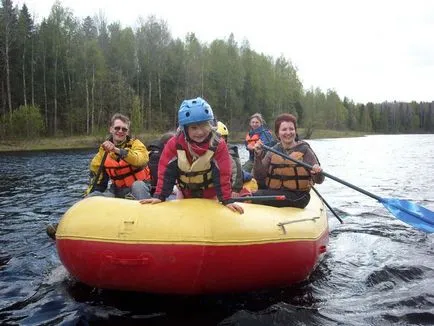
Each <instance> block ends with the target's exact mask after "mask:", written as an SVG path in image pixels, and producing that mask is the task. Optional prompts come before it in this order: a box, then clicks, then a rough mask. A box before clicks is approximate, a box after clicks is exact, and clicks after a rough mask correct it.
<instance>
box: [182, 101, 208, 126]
mask: <svg viewBox="0 0 434 326" xmlns="http://www.w3.org/2000/svg"><path fill="white" fill-rule="evenodd" d="M212 120H214V113H213V112H212V109H211V106H210V105H209V104H208V102H207V101H205V100H204V99H203V98H201V97H198V98H193V99H190V100H184V101H183V102H182V103H181V106H180V107H179V111H178V122H179V126H180V127H186V126H188V125H190V124H193V123H200V122H205V121H212Z"/></svg>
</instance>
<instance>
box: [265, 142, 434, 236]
mask: <svg viewBox="0 0 434 326" xmlns="http://www.w3.org/2000/svg"><path fill="white" fill-rule="evenodd" d="M262 147H263V148H264V149H266V150H267V151H270V152H272V153H275V154H277V155H280V156H282V157H283V158H285V159H287V160H290V161H292V162H294V163H297V164H298V165H301V166H303V167H305V168H306V169H309V171H310V170H312V166H311V165H309V164H306V163H305V162H302V161H298V160H296V159H294V158H292V157H290V156H288V155H286V154H283V153H281V152H279V151H278V150H276V149H274V148H271V147H269V146H266V145H262ZM321 173H322V174H323V175H324V176H326V177H328V178H330V179H333V180H335V181H337V182H339V183H342V184H343V185H345V186H347V187H350V188H353V189H354V190H357V191H358V192H361V193H362V194H364V195H366V196H369V197H371V198H374V199H376V200H378V201H379V202H380V203H382V204H383V205H384V207H386V208H387V209H388V210H389V212H390V213H392V215H393V216H395V217H396V218H398V219H400V220H401V221H403V222H405V223H407V224H409V225H412V226H413V227H415V228H416V229H419V230H422V231H424V232H427V233H433V232H434V212H432V211H430V210H429V209H427V208H425V207H422V206H419V205H416V204H414V203H412V202H409V201H407V200H403V199H396V198H381V197H380V196H377V195H375V194H373V193H370V192H369V191H366V190H364V189H362V188H359V187H357V186H355V185H353V184H351V183H349V182H347V181H344V180H342V179H339V178H338V177H335V176H333V175H331V174H329V173H327V172H324V171H322V172H321Z"/></svg>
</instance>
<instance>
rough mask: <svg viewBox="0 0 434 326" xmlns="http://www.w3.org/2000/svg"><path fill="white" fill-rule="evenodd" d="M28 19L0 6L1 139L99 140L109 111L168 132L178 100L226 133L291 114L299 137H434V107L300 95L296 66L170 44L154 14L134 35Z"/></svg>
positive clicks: (86, 23) (65, 17)
mask: <svg viewBox="0 0 434 326" xmlns="http://www.w3.org/2000/svg"><path fill="white" fill-rule="evenodd" d="M30 11H32V10H31V8H27V6H26V5H25V4H24V5H22V7H18V6H16V5H15V4H14V3H13V1H11V0H2V1H1V7H0V69H1V72H2V73H1V77H0V123H1V125H2V126H5V127H6V128H0V139H3V140H4V139H10V138H35V137H40V136H77V135H98V134H101V133H103V132H105V131H106V130H107V121H108V119H109V117H110V116H111V115H112V114H113V113H115V112H122V113H125V114H127V115H129V116H130V117H131V118H132V124H133V126H132V128H133V129H134V130H135V131H136V132H138V133H139V132H157V133H158V132H162V131H165V130H168V129H174V128H175V127H176V113H177V110H178V107H179V104H180V102H181V101H182V100H183V99H185V98H191V97H196V96H202V97H204V98H206V99H207V101H208V102H209V103H210V104H211V106H212V107H213V109H214V112H215V114H216V116H217V118H218V119H220V120H222V121H224V122H225V123H226V124H227V125H228V126H229V127H230V129H231V130H233V131H242V130H245V129H247V119H248V117H249V116H250V115H251V114H252V113H254V112H261V113H262V114H263V115H264V116H265V117H266V119H267V120H268V121H270V122H271V121H272V120H273V118H274V117H275V116H276V115H277V114H279V113H282V112H291V113H293V114H296V115H297V116H298V119H299V125H300V126H302V127H304V128H305V130H306V134H307V136H310V135H312V133H314V132H315V130H317V129H334V130H353V131H362V132H374V133H375V132H377V133H432V132H434V102H419V103H417V102H411V103H403V102H383V103H371V102H370V103H354V101H352V100H351V99H349V98H347V97H345V96H344V97H343V98H341V96H342V94H341V95H338V94H337V92H336V91H334V90H327V91H323V90H321V89H319V88H316V89H304V87H303V84H302V83H301V81H300V79H301V78H300V76H299V75H298V72H297V69H296V63H292V62H291V61H290V59H288V58H285V57H283V56H281V57H279V58H273V57H271V56H269V55H267V54H264V53H258V52H256V51H254V50H252V49H251V48H250V46H249V42H248V40H244V41H243V42H242V44H238V43H237V42H236V41H235V37H234V35H232V34H231V35H229V36H228V38H227V39H224V40H214V41H212V42H211V43H209V44H208V43H204V42H201V41H200V40H199V39H197V37H196V36H195V34H194V31H192V32H191V33H189V34H187V35H186V36H185V39H184V40H181V39H179V38H173V37H172V36H171V34H170V31H169V26H168V24H167V23H166V22H165V21H163V20H159V19H157V18H156V17H154V16H148V18H146V19H145V18H140V19H139V23H138V25H137V27H136V28H134V29H133V28H131V27H128V26H122V25H121V24H120V23H118V22H108V21H107V19H106V18H105V17H104V15H103V14H101V13H100V14H99V15H97V16H95V17H90V16H88V17H86V18H85V19H80V18H78V17H75V16H74V14H73V13H72V12H71V11H70V10H69V9H68V8H65V7H63V6H62V4H61V3H60V2H55V3H54V4H53V7H52V9H51V12H50V14H49V16H48V17H44V18H42V19H41V21H40V22H36V21H35V20H34V18H33V17H31V15H30V14H29V12H30ZM138 14H140V13H138ZM169 23H170V22H169ZM397 69H398V67H397ZM354 78H357V76H354Z"/></svg>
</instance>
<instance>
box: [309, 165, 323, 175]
mask: <svg viewBox="0 0 434 326" xmlns="http://www.w3.org/2000/svg"><path fill="white" fill-rule="evenodd" d="M321 171H322V168H321V167H320V166H319V164H314V165H313V166H312V170H310V173H311V174H317V173H321Z"/></svg>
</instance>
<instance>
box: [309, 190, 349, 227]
mask: <svg viewBox="0 0 434 326" xmlns="http://www.w3.org/2000/svg"><path fill="white" fill-rule="evenodd" d="M312 189H313V191H315V193H316V194H317V195H318V197H319V198H320V199H321V200H322V201H323V203H324V204H325V205H326V206H327V207H328V209H329V210H330V211H331V212H332V213H333V215H334V216H335V217H336V218H337V219H338V220H339V222H341V224H343V223H344V221H342V219H341V218H340V217H339V215H338V214H337V213H336V212H335V210H334V209H333V208H332V207H331V206H330V205H329V203H327V201H326V200H325V199H324V197H323V196H321V194H320V193H319V191H318V190H316V189H315V187H312Z"/></svg>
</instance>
